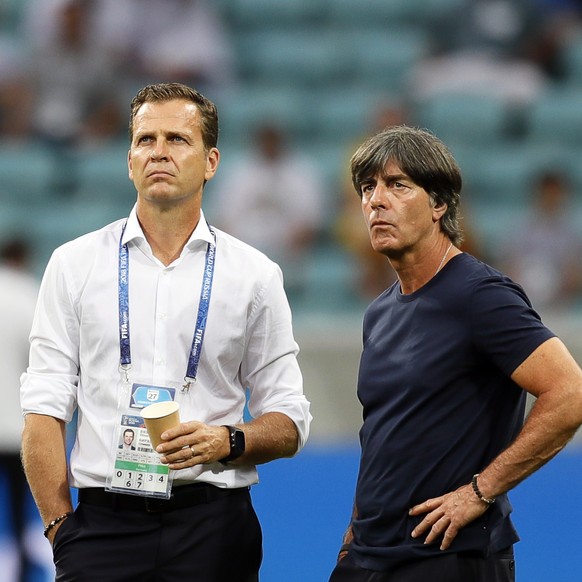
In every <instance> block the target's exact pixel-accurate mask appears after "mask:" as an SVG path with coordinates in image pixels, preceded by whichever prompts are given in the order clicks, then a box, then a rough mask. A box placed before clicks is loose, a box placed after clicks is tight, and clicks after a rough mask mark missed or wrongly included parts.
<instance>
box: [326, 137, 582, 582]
mask: <svg viewBox="0 0 582 582" xmlns="http://www.w3.org/2000/svg"><path fill="white" fill-rule="evenodd" d="M351 171H352V179H353V183H354V186H355V188H356V191H357V192H358V195H359V196H360V198H361V201H362V210H363V213H364V217H365V220H366V223H367V226H368V229H369V233H370V239H371V243H372V247H373V248H374V250H376V251H377V252H379V253H382V254H383V255H385V256H386V257H387V258H388V259H389V261H390V263H391V265H392V267H393V268H394V270H395V271H396V274H397V276H398V280H397V281H396V283H395V284H394V285H392V286H391V287H390V288H389V289H387V290H386V291H385V292H384V293H382V294H381V295H380V296H379V297H378V298H377V299H376V300H375V301H374V302H372V304H371V305H370V307H369V308H368V310H367V311H366V315H365V318H364V333H363V353H362V358H361V362H360V371H359V378H358V397H359V399H360V402H361V403H362V406H363V418H364V422H363V426H362V429H361V431H360V441H361V447H362V454H361V461H360V470H359V475H358V481H357V486H356V497H355V503H354V509H353V515H352V521H351V523H350V526H349V528H348V530H347V532H346V534H345V536H344V540H343V541H344V545H343V546H342V550H341V551H340V555H339V560H338V564H337V566H336V568H335V569H334V571H333V573H332V575H331V578H330V582H345V581H350V582H354V581H356V582H372V581H374V582H396V581H397V582H421V581H422V582H424V581H425V580H431V582H513V581H514V580H515V572H514V560H513V544H514V543H515V542H516V541H518V539H519V538H518V535H517V532H516V531H515V529H514V527H513V524H512V522H511V519H510V517H509V516H510V513H511V511H512V508H511V505H510V502H509V500H508V497H507V492H508V491H509V490H510V489H512V488H513V487H515V486H516V485H517V484H518V483H520V482H521V481H522V480H523V479H525V478H526V477H528V476H529V475H530V474H532V473H533V472H534V471H536V470H537V469H538V468H540V467H541V466H542V465H543V464H544V463H546V462H547V461H548V460H549V459H551V458H552V457H553V456H554V455H555V454H556V453H557V452H558V451H560V450H561V449H562V448H563V447H564V446H565V445H566V444H567V442H568V441H569V440H570V439H571V438H572V436H573V435H574V434H575V432H576V430H577V428H578V427H579V426H580V425H581V424H582V370H580V368H579V367H578V365H577V364H576V362H575V361H574V359H573V358H572V356H571V355H570V353H569V352H568V350H567V349H566V347H565V346H564V344H563V343H562V342H561V341H560V340H559V339H558V338H557V337H556V336H555V335H554V334H553V333H552V332H551V331H550V330H549V329H548V328H546V327H545V326H544V325H543V324H542V322H541V320H540V318H539V316H538V314H537V313H536V312H535V310H534V309H533V308H532V305H531V303H530V301H529V299H528V297H527V295H526V294H525V293H524V291H523V289H522V288H521V287H520V286H519V285H517V284H516V283H514V282H513V281H511V280H510V279H509V278H508V277H506V276H505V275H503V274H502V273H500V272H499V271H497V270H495V269H493V268H492V267H490V266H488V265H486V264H484V263H482V262H480V261H478V260H477V259H475V258H474V257H472V256H470V255H468V254H466V253H463V252H461V251H460V250H459V245H460V243H461V242H462V232H461V229H460V226H459V214H458V206H459V199H460V191H461V185H462V179H461V174H460V170H459V168H458V166H457V164H456V162H455V160H454V158H453V156H452V155H451V153H450V152H449V150H448V149H447V148H446V146H444V144H443V143H442V142H440V141H439V140H438V139H437V138H436V137H434V136H433V135H432V134H430V133H428V132H426V131H423V130H418V129H413V128H409V127H405V126H401V127H393V128H390V129H387V130H384V131H383V132H381V133H380V134H378V135H376V136H374V137H372V138H370V139H369V140H367V141H366V142H365V143H364V144H363V145H362V146H361V147H360V148H359V149H358V151H357V152H356V153H355V154H354V156H353V158H352V160H351ZM528 392H529V393H530V394H532V395H533V396H535V397H536V398H537V400H536V403H535V405H534V406H533V409H532V411H531V413H530V414H529V416H528V418H527V420H526V421H525V423H524V413H525V399H526V393H528Z"/></svg>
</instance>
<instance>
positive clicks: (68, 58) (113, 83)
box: [23, 0, 125, 195]
mask: <svg viewBox="0 0 582 582" xmlns="http://www.w3.org/2000/svg"><path fill="white" fill-rule="evenodd" d="M95 6H97V4H95V2H94V0H29V3H28V6H27V8H28V9H27V11H26V12H25V19H24V22H23V34H24V36H25V38H26V42H27V44H28V46H29V48H30V64H29V69H28V71H29V75H30V87H31V91H32V98H33V103H32V120H31V125H32V132H33V134H34V136H35V137H36V138H38V139H39V140H41V141H42V142H44V143H45V144H46V145H48V146H49V147H50V151H51V152H52V153H53V154H54V162H55V168H54V178H53V181H52V184H50V185H49V188H50V189H51V190H52V192H54V193H55V194H57V195H71V194H75V193H76V191H77V187H78V177H77V162H78V155H79V151H80V149H82V148H87V147H95V146H96V145H100V144H102V143H103V142H105V141H107V140H109V139H112V138H116V137H119V136H120V135H124V134H125V123H124V121H123V122H122V119H123V120H125V115H122V111H121V108H120V100H119V99H120V92H121V87H122V83H121V79H122V76H121V74H120V70H119V62H118V60H116V59H115V58H114V56H113V53H112V52H110V51H108V50H107V49H106V47H104V46H103V44H102V43H101V42H100V41H98V40H97V39H96V38H95V33H94V17H95V13H94V12H93V10H94V9H95Z"/></svg>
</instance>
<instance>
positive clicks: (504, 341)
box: [470, 277, 555, 376]
mask: <svg viewBox="0 0 582 582" xmlns="http://www.w3.org/2000/svg"><path fill="white" fill-rule="evenodd" d="M470 317H471V318H472V320H473V321H472V326H471V329H472V330H473V332H472V333H473V342H474V343H475V345H476V347H477V349H478V350H479V351H481V352H483V353H486V354H487V355H488V356H489V357H490V358H491V360H492V361H493V362H494V363H495V364H496V365H497V366H498V367H499V368H500V369H501V370H502V371H503V372H504V373H505V374H507V375H508V376H509V375H511V374H512V373H513V372H514V371H515V369H516V368H517V367H518V366H519V365H520V364H522V363H523V362H524V361H525V360H526V359H527V358H528V356H530V355H531V354H532V353H533V352H534V351H535V350H536V348H538V347H539V346H540V345H541V344H543V343H544V342H545V341H547V340H548V339H550V338H552V337H554V336H555V334H554V333H553V332H552V331H551V330H550V329H548V328H547V327H546V326H545V325H544V324H543V323H542V321H541V318H540V316H539V315H538V313H537V312H536V311H535V309H534V308H533V307H532V305H531V303H530V301H529V299H528V297H527V295H526V294H525V292H524V290H523V289H522V288H521V286H520V285H518V284H516V283H514V282H512V281H511V280H510V279H507V278H503V277H490V278H485V279H482V280H480V281H479V282H478V283H477V284H476V285H475V287H474V288H473V293H472V295H471V302H470Z"/></svg>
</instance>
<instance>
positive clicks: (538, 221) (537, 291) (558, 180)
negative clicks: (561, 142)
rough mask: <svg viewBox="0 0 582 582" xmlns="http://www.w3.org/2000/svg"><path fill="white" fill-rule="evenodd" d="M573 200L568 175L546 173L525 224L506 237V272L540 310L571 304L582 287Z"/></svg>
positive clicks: (580, 245) (581, 248)
mask: <svg viewBox="0 0 582 582" xmlns="http://www.w3.org/2000/svg"><path fill="white" fill-rule="evenodd" d="M571 198H572V191H571V189H570V184H569V182H568V179H567V177H566V176H565V175H563V174H562V173H560V172H554V171H550V172H544V173H542V174H541V175H540V176H539V178H538V181H537V184H536V191H535V192H534V197H533V200H532V206H531V208H530V210H529V212H528V214H527V216H526V218H525V219H524V221H523V224H521V225H516V228H515V229H514V230H513V231H512V232H511V235H510V237H509V239H508V240H507V241H506V246H505V252H504V253H503V259H502V260H505V261H507V264H506V265H505V269H506V272H507V274H508V275H509V276H510V277H512V278H513V279H514V280H515V281H517V282H518V283H520V284H521V285H523V286H524V287H525V288H526V289H527V290H528V295H529V297H530V299H531V301H532V302H533V305H534V307H535V308H536V309H539V310H540V311H541V310H544V309H563V308H567V307H570V306H571V305H572V303H573V302H575V301H576V300H577V299H579V298H580V293H581V291H582V261H581V259H580V257H581V256H582V238H581V237H580V236H579V234H578V232H577V231H576V230H575V229H574V228H573V224H572V217H571V213H570V210H571V207H570V202H571V201H572V200H571Z"/></svg>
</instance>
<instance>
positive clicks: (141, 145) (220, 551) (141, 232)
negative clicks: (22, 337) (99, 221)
mask: <svg viewBox="0 0 582 582" xmlns="http://www.w3.org/2000/svg"><path fill="white" fill-rule="evenodd" d="M130 137H131V146H130V151H129V155H128V167H129V177H130V179H131V180H132V181H133V183H134V184H135V187H136V189H137V193H138V194H137V203H136V206H135V208H134V209H133V210H132V212H131V214H130V216H129V218H128V219H127V220H126V219H123V220H119V221H117V222H115V223H113V224H110V225H109V226H106V227H105V228H103V229H101V230H99V231H96V232H93V233H90V234H87V235H85V236H83V237H80V238H79V239H76V240H74V241H72V242H69V243H67V244H65V245H63V246H62V247H60V248H59V249H57V250H56V251H55V252H54V254H53V256H52V258H51V260H50V262H49V265H48V266H47V269H46V273H45V275H44V278H43V283H42V286H41V292H40V296H39V304H38V309H37V316H36V318H35V322H34V324H33V328H32V332H31V356H30V365H29V368H28V370H27V373H26V374H25V375H24V376H23V379H22V389H21V400H22V407H23V413H24V415H25V429H24V435H23V460H24V466H25V470H26V473H27V477H28V480H29V483H30V485H31V488H32V491H33V494H34V496H35V499H36V502H37V505H38V508H39V511H40V514H41V517H42V518H43V522H44V523H45V526H46V536H47V537H48V539H49V541H50V542H51V543H52V545H53V552H54V559H55V564H56V568H57V579H59V580H63V581H65V580H71V581H72V580H89V579H95V580H108V581H110V582H113V581H115V580H138V579H140V580H153V579H155V580H169V579H170V578H171V579H173V580H174V579H177V578H178V577H182V576H183V577H188V579H192V580H197V581H200V582H204V581H207V582H212V581H218V580H240V581H251V580H257V579H258V570H259V566H260V562H261V552H262V550H261V531H260V526H259V524H258V522H257V519H256V515H255V513H254V510H253V508H252V504H251V501H250V495H249V486H251V485H253V484H254V483H256V482H257V472H256V468H255V465H256V464H259V463H265V462H268V461H271V460H273V459H276V458H280V457H289V456H292V455H294V454H295V453H297V452H298V451H299V450H300V449H301V448H302V447H303V445H304V443H305V441H306V439H307V436H308V432H309V424H310V421H311V416H310V414H309V403H308V402H307V400H306V399H305V397H304V395H303V388H302V378H301V372H300V370H299V366H298V364H297V359H296V356H297V353H298V347H297V345H296V343H295V341H294V338H293V333H292V327H291V313H290V309H289V305H288V302H287V299H286V296H285V293H284V291H283V283H282V276H281V271H280V269H279V267H278V266H277V265H276V264H275V263H273V262H272V261H270V260H269V259H268V258H266V257H265V256H264V255H263V254H262V253H260V252H258V251H257V250H255V249H253V248H251V247H249V246H248V245H246V244H244V243H242V242H240V241H238V240H237V239H234V238H233V237H231V236H229V235H228V234H226V233H224V232H222V231H219V230H215V229H213V228H212V227H210V226H209V225H208V224H207V222H206V220H205V218H204V214H203V212H202V210H201V203H202V192H203V188H204V185H205V184H206V182H207V181H208V180H210V179H212V177H213V176H214V174H215V172H216V170H217V167H218V163H219V159H220V154H219V151H218V149H217V148H216V145H217V137H218V117H217V113H216V108H215V106H214V104H213V103H211V102H210V101H208V100H207V99H206V98H204V97H203V96H202V95H200V94H199V93H198V92H196V91H194V90H192V89H190V88H188V87H186V86H184V85H181V84H177V83H170V84H160V85H150V86H148V87H145V88H144V89H142V90H141V91H140V92H139V93H138V94H137V95H136V97H135V98H134V100H133V101H132V105H131V119H130ZM241 220H244V217H241ZM247 393H248V398H247ZM164 400H176V401H178V403H179V404H180V416H181V421H182V422H181V424H180V425H179V426H177V427H175V428H172V429H169V430H167V431H165V432H164V433H163V434H162V439H163V441H164V442H163V443H162V444H161V445H159V446H158V447H157V449H156V451H155V452H154V451H152V449H151V448H150V447H149V446H148V445H149V440H148V438H147V433H146V432H145V429H144V425H143V419H142V418H141V416H140V413H141V409H142V408H143V407H144V406H146V405H147V404H149V403H151V402H154V401H164ZM245 403H248V410H249V412H250V415H251V417H252V418H251V419H250V420H247V421H246V422H245V421H244V419H243V413H244V409H245ZM76 409H78V428H77V431H78V432H77V439H76V442H75V446H74V447H73V450H72V452H71V456H70V461H69V463H67V458H66V451H65V442H64V436H63V435H64V427H65V425H66V423H67V422H69V421H70V420H71V418H72V416H73V413H74V411H75V410H76ZM128 427H131V428H133V429H134V430H135V431H136V438H135V442H136V451H135V452H128V451H124V450H120V449H119V448H118V443H119V440H120V437H121V435H122V433H123V431H124V430H126V429H127V428H128ZM138 433H139V434H138ZM133 455H134V456H133ZM68 475H70V478H68ZM69 486H72V487H76V488H78V489H79V505H78V507H77V508H76V509H75V510H74V512H73V505H72V503H71V498H70V492H69V491H70V490H69ZM59 576H60V577H59Z"/></svg>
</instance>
